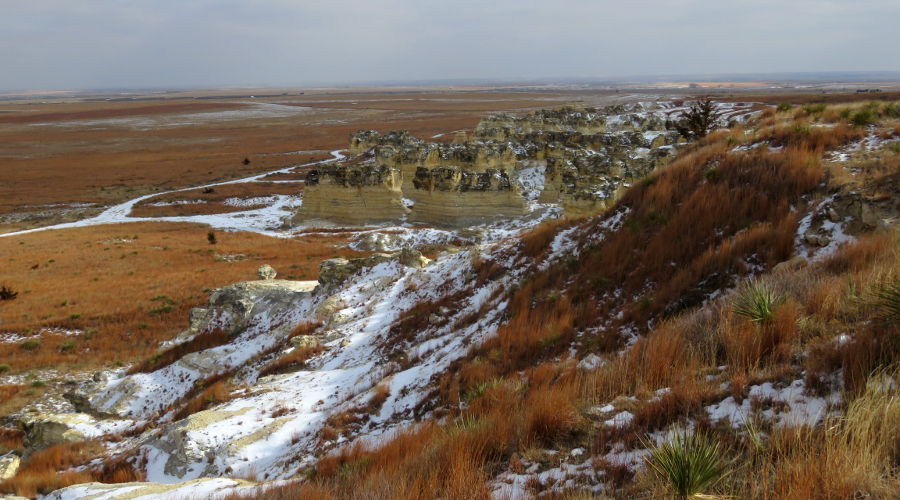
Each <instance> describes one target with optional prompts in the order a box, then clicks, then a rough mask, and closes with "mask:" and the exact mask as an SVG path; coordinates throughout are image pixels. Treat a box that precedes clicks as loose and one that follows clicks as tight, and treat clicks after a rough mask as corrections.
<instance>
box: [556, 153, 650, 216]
mask: <svg viewBox="0 0 900 500" xmlns="http://www.w3.org/2000/svg"><path fill="white" fill-rule="evenodd" d="M656 165H657V161H656V159H654V158H652V157H650V156H633V157H632V156H628V155H581V154H579V155H576V156H575V157H574V158H572V159H568V158H563V157H551V158H550V160H548V161H547V169H546V172H545V179H546V180H545V182H544V189H543V191H542V192H541V197H540V200H541V201H542V202H545V203H550V202H555V203H560V204H562V205H563V207H564V209H565V211H566V214H567V215H571V216H583V215H590V214H594V213H598V212H602V211H604V210H606V209H607V208H609V207H610V206H611V205H612V204H613V203H614V202H615V201H616V200H617V199H618V198H619V196H620V195H621V194H622V193H623V192H624V191H625V190H627V189H628V188H629V187H631V185H632V183H633V182H634V181H636V180H637V179H640V178H641V177H644V176H645V175H647V174H648V173H650V172H651V171H652V170H653V169H654V168H655V167H656Z"/></svg>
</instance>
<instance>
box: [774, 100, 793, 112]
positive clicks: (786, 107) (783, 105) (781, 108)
mask: <svg viewBox="0 0 900 500" xmlns="http://www.w3.org/2000/svg"><path fill="white" fill-rule="evenodd" d="M793 107H794V106H793V105H792V104H791V103H789V102H780V103H778V106H777V107H776V108H775V109H776V110H778V112H779V113H783V112H785V111H790V110H791V108H793Z"/></svg>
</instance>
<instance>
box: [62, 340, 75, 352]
mask: <svg viewBox="0 0 900 500" xmlns="http://www.w3.org/2000/svg"><path fill="white" fill-rule="evenodd" d="M74 348H75V342H73V341H71V340H67V341H65V342H63V343H62V344H59V352H69V351H71V350H72V349H74Z"/></svg>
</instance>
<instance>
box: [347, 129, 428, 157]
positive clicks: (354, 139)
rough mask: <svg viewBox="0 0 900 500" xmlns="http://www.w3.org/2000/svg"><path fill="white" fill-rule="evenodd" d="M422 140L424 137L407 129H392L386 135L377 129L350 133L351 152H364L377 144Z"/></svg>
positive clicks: (417, 141) (412, 143) (415, 142)
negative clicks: (415, 134)
mask: <svg viewBox="0 0 900 500" xmlns="http://www.w3.org/2000/svg"><path fill="white" fill-rule="evenodd" d="M421 142H422V139H418V138H416V137H413V136H411V135H409V132H407V131H405V130H400V131H398V130H392V131H390V132H388V133H387V134H385V135H381V134H380V133H378V131H376V130H359V131H357V132H354V133H353V134H351V135H350V154H352V155H358V154H362V153H365V152H366V151H368V150H370V149H372V148H374V147H376V146H385V145H392V146H408V145H414V144H419V143H421Z"/></svg>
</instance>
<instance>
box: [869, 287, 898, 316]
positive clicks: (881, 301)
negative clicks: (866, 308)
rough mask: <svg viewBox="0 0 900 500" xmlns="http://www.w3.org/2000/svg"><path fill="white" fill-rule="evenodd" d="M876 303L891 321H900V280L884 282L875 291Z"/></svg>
mask: <svg viewBox="0 0 900 500" xmlns="http://www.w3.org/2000/svg"><path fill="white" fill-rule="evenodd" d="M872 295H873V296H874V298H875V300H874V302H875V305H876V306H878V307H879V308H880V309H881V310H882V311H883V312H884V316H885V317H886V318H887V319H889V320H891V321H894V322H896V321H900V280H896V279H895V280H893V281H892V282H890V283H882V284H881V286H879V287H877V288H876V289H875V290H874V291H873V292H872Z"/></svg>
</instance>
